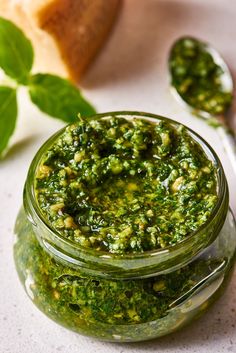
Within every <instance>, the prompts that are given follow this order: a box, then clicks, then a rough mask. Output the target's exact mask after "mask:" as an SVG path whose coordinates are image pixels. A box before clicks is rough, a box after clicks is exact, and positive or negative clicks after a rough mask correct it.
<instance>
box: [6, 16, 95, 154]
mask: <svg viewBox="0 0 236 353" xmlns="http://www.w3.org/2000/svg"><path fill="white" fill-rule="evenodd" d="M33 62H34V50H33V47H32V44H31V42H30V40H29V39H28V38H26V36H25V35H24V33H23V32H22V31H21V29H20V28H18V27H17V26H16V25H15V24H13V23H12V22H11V21H8V20H6V19H4V18H2V17H0V68H1V69H2V70H3V71H4V72H5V74H6V76H8V77H10V78H11V80H13V81H15V83H16V84H15V87H14V88H12V84H11V87H8V86H0V157H1V156H2V155H3V152H4V151H5V149H6V147H7V145H8V142H9V139H10V137H11V136H12V134H13V132H14V130H15V126H16V121H17V89H18V87H19V86H20V85H24V86H27V88H28V91H29V96H30V99H31V101H32V102H33V103H34V104H35V105H36V106H37V107H38V108H39V109H40V110H41V111H42V112H44V113H46V114H48V115H50V116H52V117H54V118H58V119H60V120H63V121H64V122H67V123H71V122H74V121H76V120H77V118H78V114H80V115H82V116H90V115H93V114H95V113H96V111H95V109H94V108H93V106H92V105H91V104H90V103H88V102H87V101H86V100H85V99H84V98H83V96H82V95H81V93H80V91H79V90H78V88H77V87H76V86H75V85H73V84H72V83H71V82H70V81H68V80H66V79H63V78H61V77H59V76H56V75H50V74H40V73H39V74H32V73H31V70H32V66H33Z"/></svg>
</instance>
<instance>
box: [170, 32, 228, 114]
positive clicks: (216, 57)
mask: <svg viewBox="0 0 236 353" xmlns="http://www.w3.org/2000/svg"><path fill="white" fill-rule="evenodd" d="M191 44H192V45H197V46H198V49H199V51H201V52H202V53H204V55H205V54H208V55H210V57H211V58H212V62H213V63H214V64H215V65H216V66H215V67H216V68H217V69H218V68H219V70H220V74H219V75H218V76H217V80H218V81H219V82H218V83H217V84H218V88H220V92H221V93H227V94H228V95H229V96H227V98H228V100H229V101H228V102H227V105H226V106H225V109H224V111H221V112H220V113H219V114H217V113H212V112H209V111H207V110H203V109H201V108H199V107H198V106H197V105H194V104H191V103H190V102H189V101H188V100H186V99H185V97H184V94H181V92H180V90H179V89H178V88H177V86H176V84H175V78H174V74H173V71H174V70H173V62H174V60H177V59H178V58H177V59H175V56H176V52H179V51H180V48H183V49H184V48H185V49H186V50H187V49H188V46H190V45H191ZM196 55H197V54H196ZM183 56H184V53H183ZM178 60H179V61H181V60H180V59H178ZM187 60H188V58H187ZM187 60H186V63H187ZM193 60H194V57H193ZM193 60H191V57H189V61H191V63H190V66H189V67H187V71H191V70H192V69H194V68H193V66H194V61H193ZM197 64H198V63H197ZM168 65H169V74H170V82H171V91H172V93H173V95H174V96H175V98H176V99H177V101H178V102H179V103H180V104H182V105H183V106H184V107H185V108H186V109H187V110H189V111H190V112H191V113H193V114H195V115H198V116H200V117H202V118H205V119H212V118H213V117H216V118H217V117H220V118H222V114H224V113H226V112H227V110H228V109H229V107H230V105H231V103H232V100H233V90H234V84H233V79H232V75H231V73H230V70H229V67H228V65H227V64H226V62H225V61H224V59H223V58H222V56H221V55H220V54H219V52H218V51H217V50H215V49H214V48H213V47H212V46H211V45H210V44H208V43H206V42H203V41H201V40H198V39H196V38H194V37H190V36H186V37H181V38H179V39H178V40H176V41H175V42H174V44H173V46H172V47H171V50H170V54H169V59H168ZM175 68H177V69H178V67H177V66H176V67H175ZM188 75H189V72H187V74H186V75H185V78H186V79H188ZM193 78H194V80H195V83H194V84H195V86H197V85H198V84H199V80H201V77H200V76H199V77H198V76H197V75H196V76H195V77H194V75H193ZM190 89H191V87H190ZM190 94H191V93H190Z"/></svg>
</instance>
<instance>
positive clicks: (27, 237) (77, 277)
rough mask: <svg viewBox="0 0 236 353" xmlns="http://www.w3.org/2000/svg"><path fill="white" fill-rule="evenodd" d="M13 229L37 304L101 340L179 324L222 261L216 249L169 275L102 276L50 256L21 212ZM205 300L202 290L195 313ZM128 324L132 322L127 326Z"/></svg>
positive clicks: (155, 332) (21, 269)
mask: <svg viewBox="0 0 236 353" xmlns="http://www.w3.org/2000/svg"><path fill="white" fill-rule="evenodd" d="M20 228H21V229H20ZM16 231H17V233H18V241H17V243H16V244H15V248H14V255H15V261H16V265H17V269H18V273H19V275H20V278H21V280H22V282H23V283H24V285H25V287H26V290H27V293H28V294H29V296H30V297H31V299H32V300H33V301H34V302H35V304H36V305H37V306H38V307H39V308H40V309H41V310H42V311H43V312H44V313H46V314H47V315H48V316H49V317H51V318H52V319H54V320H55V321H57V322H59V323H61V324H63V325H64V326H66V327H69V328H70V329H73V330H75V331H77V332H80V333H84V334H89V335H92V336H96V337H99V338H105V339H114V338H115V339H116V337H115V336H113V334H115V333H117V334H119V335H120V336H121V337H127V336H128V337H129V338H130V339H131V340H141V339H142V340H143V339H147V338H152V337H156V336H159V335H162V334H164V333H167V332H170V331H172V330H174V329H175V328H177V327H179V326H181V325H182V324H183V323H184V322H185V320H186V319H187V317H188V315H187V314H186V313H188V310H190V307H189V306H191V305H192V302H194V299H193V298H191V291H192V290H193V289H194V288H195V286H196V285H197V284H198V283H201V282H202V280H203V279H206V278H207V277H208V276H209V275H210V274H212V273H213V272H214V271H215V269H216V268H218V266H219V265H220V264H221V263H222V262H224V259H223V258H222V257H221V256H220V254H218V253H219V250H218V249H217V248H215V247H214V249H213V250H211V251H210V252H209V251H208V252H207V253H205V255H203V256H201V257H200V258H198V259H197V260H195V261H194V262H192V263H191V264H189V265H185V266H184V267H182V268H181V269H179V270H175V271H173V272H171V273H169V274H165V275H159V276H153V277H151V278H144V279H129V280H117V279H105V278H101V277H98V276H90V275H88V274H86V273H84V272H83V271H82V269H81V270H80V269H73V268H71V267H69V266H65V265H63V264H61V263H60V262H57V261H56V260H55V259H54V258H52V257H51V256H50V255H49V254H48V253H47V252H46V251H45V250H44V249H43V248H42V247H41V245H40V244H39V242H38V240H37V239H36V237H35V235H34V233H33V231H32V227H31V226H30V225H29V223H27V220H26V216H25V213H24V212H23V211H22V212H21V214H20V217H19V219H18V225H17V229H16ZM224 246H225V242H224ZM224 246H223V247H222V246H221V248H224ZM195 290H196V288H195ZM186 298H190V300H189V302H188V304H186V305H188V306H187V307H188V310H187V311H186V312H185V311H184V310H183V311H182V309H181V308H180V309H179V308H178V304H179V302H180V303H182V302H184V301H185V300H186ZM204 298H205V297H204V294H203V297H202V300H203V301H204V305H201V304H200V302H201V301H200V302H199V305H201V308H200V309H199V308H198V310H199V312H201V311H205V310H206V308H207V306H208V304H209V303H210V300H209V302H208V301H206V300H205V299H206V298H208V297H206V298H205V299H204ZM194 305H195V304H193V306H194ZM190 311H191V310H190ZM190 317H191V315H190ZM159 319H160V320H159ZM155 320H157V321H155ZM136 324H147V326H143V325H136ZM149 324H150V325H149ZM117 325H118V326H117ZM122 325H124V326H122ZM126 325H131V326H130V327H129V328H128V329H127V326H126ZM134 325H135V327H134Z"/></svg>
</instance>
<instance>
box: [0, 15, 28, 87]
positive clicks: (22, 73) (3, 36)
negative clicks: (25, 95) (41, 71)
mask: <svg viewBox="0 0 236 353" xmlns="http://www.w3.org/2000/svg"><path fill="white" fill-rule="evenodd" d="M33 58H34V52H33V47H32V45H31V42H30V41H29V40H28V39H27V38H26V36H25V35H24V33H23V32H22V31H21V30H20V29H19V28H18V27H17V26H15V25H14V24H13V23H12V22H11V21H8V20H6V19H4V18H2V17H0V67H1V68H2V69H3V70H4V71H5V73H6V74H7V75H8V76H10V77H12V78H14V79H16V80H17V81H18V82H20V83H23V84H25V83H27V78H28V76H29V72H30V70H31V68H32V65H33Z"/></svg>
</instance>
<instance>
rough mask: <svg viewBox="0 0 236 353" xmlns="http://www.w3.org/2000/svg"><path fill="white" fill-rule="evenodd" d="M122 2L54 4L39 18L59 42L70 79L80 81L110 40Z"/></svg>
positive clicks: (77, 0)
mask: <svg viewBox="0 0 236 353" xmlns="http://www.w3.org/2000/svg"><path fill="white" fill-rule="evenodd" d="M121 2H122V1H121V0H89V1H88V0H53V1H51V2H50V3H49V4H47V5H45V6H44V7H43V8H42V9H41V10H40V11H39V12H38V14H37V20H38V25H39V27H40V28H41V29H43V30H45V31H47V32H48V33H50V34H51V36H53V38H54V39H55V41H56V43H57V46H58V49H59V52H60V54H61V57H62V60H63V61H64V63H65V64H66V66H67V68H68V72H69V76H70V78H71V79H72V80H74V81H78V80H79V79H80V77H81V75H82V73H83V72H84V71H85V69H86V68H87V66H88V65H89V64H90V63H91V61H92V59H93V58H94V56H95V55H96V53H97V52H98V51H99V49H100V48H101V46H102V44H103V43H104V41H105V39H106V38H107V36H108V34H109V31H110V29H111V27H112V24H113V22H114V20H115V17H116V15H117V13H118V10H119V7H120V5H121Z"/></svg>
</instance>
